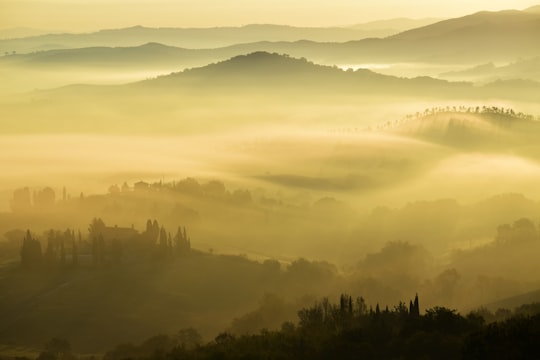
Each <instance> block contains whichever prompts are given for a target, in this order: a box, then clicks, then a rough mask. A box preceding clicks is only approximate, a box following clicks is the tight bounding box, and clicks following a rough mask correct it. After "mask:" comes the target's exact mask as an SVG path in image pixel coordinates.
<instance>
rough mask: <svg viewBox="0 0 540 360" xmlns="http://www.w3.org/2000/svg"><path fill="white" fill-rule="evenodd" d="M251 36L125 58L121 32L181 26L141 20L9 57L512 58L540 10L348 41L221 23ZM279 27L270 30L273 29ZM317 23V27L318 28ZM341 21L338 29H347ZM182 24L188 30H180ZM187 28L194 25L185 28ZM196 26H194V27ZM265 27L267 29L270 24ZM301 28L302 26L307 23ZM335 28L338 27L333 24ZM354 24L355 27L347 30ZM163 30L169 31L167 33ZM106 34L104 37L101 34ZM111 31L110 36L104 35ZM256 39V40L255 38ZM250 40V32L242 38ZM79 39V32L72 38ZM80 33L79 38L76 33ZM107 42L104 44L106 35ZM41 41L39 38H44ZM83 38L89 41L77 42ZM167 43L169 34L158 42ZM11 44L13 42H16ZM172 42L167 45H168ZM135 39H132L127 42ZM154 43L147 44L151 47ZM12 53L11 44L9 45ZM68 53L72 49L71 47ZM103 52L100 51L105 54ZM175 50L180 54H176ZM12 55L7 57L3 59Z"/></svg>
mask: <svg viewBox="0 0 540 360" xmlns="http://www.w3.org/2000/svg"><path fill="white" fill-rule="evenodd" d="M246 29H248V30H247V32H248V33H249V34H250V36H251V37H252V40H254V42H247V43H241V44H237V45H231V46H226V47H215V48H206V49H201V47H203V46H202V45H201V46H199V48H198V49H189V51H188V50H187V49H186V48H183V51H179V50H174V51H173V50H172V49H169V50H170V52H171V55H170V57H171V58H168V59H164V58H163V57H160V56H157V55H156V54H154V55H148V54H142V53H139V54H137V53H136V52H134V53H132V54H131V57H130V58H129V59H127V60H124V59H125V58H124V57H122V56H120V55H119V53H120V52H127V50H122V51H121V50H120V49H119V48H118V45H110V44H109V43H115V40H114V39H116V38H122V39H123V40H122V41H124V42H132V43H137V46H136V47H135V48H139V50H140V46H141V44H140V43H141V41H145V43H151V42H155V41H154V40H148V38H147V37H145V36H143V35H142V34H145V33H148V32H150V33H152V32H162V33H167V32H170V34H169V35H167V36H169V38H174V37H175V36H176V35H174V34H176V31H177V29H147V28H143V27H134V28H129V29H124V30H103V31H101V32H98V33H93V34H82V35H50V36H48V37H45V38H41V37H38V38H39V39H41V40H40V42H38V43H39V44H41V46H43V44H44V43H49V44H56V45H55V46H60V45H61V42H58V41H57V40H61V39H62V37H63V36H66V37H68V38H71V39H77V38H79V37H89V38H91V39H93V40H92V41H95V42H98V43H100V44H101V45H100V46H99V47H98V46H96V47H94V49H96V50H95V51H96V52H99V53H100V54H99V55H98V54H96V55H92V54H91V51H86V50H84V51H85V54H86V55H85V56H82V55H81V54H76V53H77V52H81V51H83V50H80V48H81V46H79V47H78V48H77V49H72V50H69V51H71V52H73V55H72V54H69V51H68V50H66V52H64V53H61V52H59V53H53V54H54V56H51V57H49V55H47V54H40V53H32V54H26V55H21V57H15V58H13V57H12V55H11V56H7V58H11V60H14V61H16V60H21V61H23V63H26V64H35V65H41V64H44V63H45V64H47V65H49V64H51V62H52V59H57V60H56V61H57V62H58V63H59V64H61V65H70V62H71V59H72V58H73V59H74V60H73V62H75V60H76V61H79V62H81V63H84V62H85V57H87V59H88V60H86V63H88V65H92V64H93V61H97V62H98V63H114V62H115V61H116V62H123V61H127V62H129V63H136V62H137V57H138V56H140V57H141V59H143V60H141V61H140V63H141V64H140V65H141V66H146V65H147V64H146V63H145V61H155V62H156V64H160V63H166V64H170V63H171V62H173V61H174V62H176V63H177V64H178V66H177V68H178V69H182V68H185V67H190V66H202V65H204V64H208V63H210V62H214V61H220V60H225V59H228V58H231V57H234V56H236V55H242V54H249V53H253V52H258V51H265V52H270V53H280V54H288V55H290V56H293V57H298V58H300V57H305V58H308V59H310V60H312V61H315V62H317V63H321V64H327V65H334V64H365V63H430V64H438V63H443V64H462V63H463V64H474V63H486V62H511V61H515V60H516V59H518V58H533V57H537V56H540V46H538V39H539V38H540V13H534V12H525V11H517V10H508V11H500V12H479V13H476V14H472V15H468V16H464V17H461V18H455V19H450V20H444V21H440V22H437V23H435V24H431V25H427V26H424V27H420V28H416V29H413V30H408V31H405V32H402V33H399V34H396V35H392V36H389V37H387V38H369V39H362V40H354V41H346V42H317V41H312V40H297V41H260V40H261V39H264V36H261V33H260V32H258V30H261V29H265V30H264V31H267V30H268V29H274V30H275V32H280V31H285V32H287V31H288V30H286V29H293V30H294V31H300V30H299V29H296V28H289V27H283V26H275V25H249V26H246V27H244V28H234V29H232V28H223V29H219V33H220V34H221V33H223V35H220V37H221V38H223V37H224V38H226V37H227V32H230V31H233V32H234V31H246ZM274 30H268V31H270V32H272V31H274ZM316 30H317V29H316ZM327 30H328V29H318V30H317V31H327ZM342 30H343V29H339V31H342ZM182 31H184V30H182ZM185 31H188V30H185ZM189 31H191V30H189ZM193 31H203V32H204V31H207V32H210V33H213V34H214V35H212V36H216V34H217V33H216V31H218V30H216V29H196V30H193ZM264 31H263V32H264ZM302 31H303V30H302ZM332 31H333V30H332ZM346 31H350V29H348V30H346ZM167 36H165V38H167ZM29 39H30V40H28V39H26V40H25V39H23V40H21V41H23V42H24V41H34V40H36V39H37V38H29ZM99 39H102V40H99ZM103 39H108V40H106V41H105V40H103ZM255 39H257V40H255ZM244 40H247V38H244ZM73 41H75V40H73ZM77 41H78V40H77ZM104 42H105V43H107V44H103V43H104ZM38 43H35V44H34V45H35V46H38V45H39V44H38ZM79 43H80V44H82V43H83V42H79ZM160 43H163V44H169V43H168V42H167V41H164V42H160ZM12 45H13V44H12ZM170 45H171V44H169V45H167V46H170ZM9 46H10V45H9V41H0V48H1V49H9ZM103 47H109V48H111V50H107V51H105V49H103ZM123 47H124V48H127V47H130V46H129V45H127V46H123ZM145 50H148V49H145ZM10 53H11V52H10ZM68 54H69V55H68ZM100 56H101V57H104V59H99V57H100ZM172 57H176V59H174V60H172ZM5 58H6V56H4V57H2V58H1V59H3V60H6V59H5Z"/></svg>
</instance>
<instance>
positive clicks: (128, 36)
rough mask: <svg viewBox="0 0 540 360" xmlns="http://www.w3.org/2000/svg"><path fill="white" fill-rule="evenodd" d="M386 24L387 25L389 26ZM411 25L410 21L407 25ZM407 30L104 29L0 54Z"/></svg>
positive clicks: (44, 38) (327, 38) (3, 44)
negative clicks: (151, 43) (153, 43)
mask: <svg viewBox="0 0 540 360" xmlns="http://www.w3.org/2000/svg"><path fill="white" fill-rule="evenodd" d="M391 24H392V22H389V24H388V25H391ZM412 24H414V22H411V23H410V25H412ZM406 28H408V27H402V26H399V24H397V23H396V25H395V26H393V27H392V28H386V29H382V28H376V27H375V26H367V28H360V27H351V28H344V27H343V28H340V27H329V28H307V27H293V26H286V25H271V24H251V25H246V26H242V27H214V28H149V27H143V26H133V27H129V28H122V29H106V30H100V31H97V32H92V33H82V34H70V33H63V34H46V35H40V36H28V37H25V38H20V39H10V40H3V41H0V51H1V52H5V51H9V52H11V51H17V52H22V53H26V52H31V51H37V50H52V49H55V48H80V47H96V46H123V47H127V46H139V45H142V44H144V43H148V42H160V43H164V44H167V45H170V46H178V47H184V48H195V49H201V48H217V47H226V46H230V45H234V44H238V43H251V42H257V41H298V40H313V41H321V42H344V41H351V40H359V39H363V38H367V37H384V36H389V35H392V34H395V33H397V32H399V31H402V30H405V29H406Z"/></svg>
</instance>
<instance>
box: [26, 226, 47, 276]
mask: <svg viewBox="0 0 540 360" xmlns="http://www.w3.org/2000/svg"><path fill="white" fill-rule="evenodd" d="M42 257H43V253H42V251H41V243H40V242H39V240H36V239H34V238H33V237H32V234H31V233H30V230H27V231H26V234H25V235H24V239H23V243H22V247H21V263H22V266H23V267H25V268H32V267H36V266H39V265H40V264H41V260H42Z"/></svg>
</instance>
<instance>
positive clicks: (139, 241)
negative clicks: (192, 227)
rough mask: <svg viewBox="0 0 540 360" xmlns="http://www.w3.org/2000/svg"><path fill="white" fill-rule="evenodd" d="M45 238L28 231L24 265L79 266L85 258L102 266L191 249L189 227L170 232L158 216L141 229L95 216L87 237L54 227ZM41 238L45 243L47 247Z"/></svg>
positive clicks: (182, 252)
mask: <svg viewBox="0 0 540 360" xmlns="http://www.w3.org/2000/svg"><path fill="white" fill-rule="evenodd" d="M43 238H44V240H40V239H39V238H38V237H37V236H36V235H34V234H33V233H32V232H31V231H30V230H27V231H26V233H25V234H24V237H23V241H22V246H21V253H20V255H21V265H22V267H23V268H26V269H35V268H41V267H43V266H72V267H77V266H79V265H81V264H82V263H84V262H86V263H89V264H92V265H94V266H102V265H106V264H119V263H122V262H126V261H127V262H129V261H134V260H141V259H143V258H148V257H151V258H153V259H164V258H173V257H178V256H185V255H187V254H189V253H190V251H191V238H190V236H189V235H188V232H187V230H186V227H181V226H179V227H178V228H177V230H176V234H175V235H174V236H171V233H170V232H168V231H167V230H166V228H165V227H164V226H160V225H159V223H158V222H157V220H153V221H152V220H150V219H149V220H148V221H147V224H146V229H145V231H143V232H142V233H139V232H138V231H137V230H135V229H134V228H133V227H131V228H119V227H117V226H114V227H110V226H107V225H106V224H105V222H104V221H103V220H102V219H100V218H94V219H93V220H92V222H91V223H90V225H89V227H88V236H87V238H86V239H83V237H82V234H81V231H80V230H79V231H78V232H77V234H76V233H75V230H74V229H66V230H65V231H60V230H54V229H51V230H49V231H47V232H46V233H45V236H44V237H43ZM42 242H45V243H46V246H45V250H43V248H42ZM83 259H84V261H83ZM88 259H90V260H88Z"/></svg>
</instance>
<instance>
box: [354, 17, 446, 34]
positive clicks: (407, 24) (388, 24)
mask: <svg viewBox="0 0 540 360" xmlns="http://www.w3.org/2000/svg"><path fill="white" fill-rule="evenodd" d="M438 21H441V19H435V18H425V19H410V18H395V19H386V20H375V21H370V22H365V23H359V24H354V25H351V26H348V27H349V28H353V29H362V30H385V29H387V30H389V31H392V32H393V33H399V32H403V31H406V30H410V29H414V28H417V27H421V26H426V25H430V24H433V23H436V22H438ZM392 29H393V30H392Z"/></svg>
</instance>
